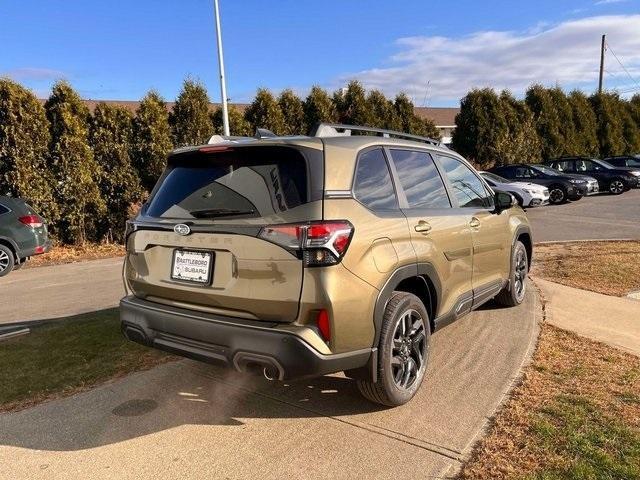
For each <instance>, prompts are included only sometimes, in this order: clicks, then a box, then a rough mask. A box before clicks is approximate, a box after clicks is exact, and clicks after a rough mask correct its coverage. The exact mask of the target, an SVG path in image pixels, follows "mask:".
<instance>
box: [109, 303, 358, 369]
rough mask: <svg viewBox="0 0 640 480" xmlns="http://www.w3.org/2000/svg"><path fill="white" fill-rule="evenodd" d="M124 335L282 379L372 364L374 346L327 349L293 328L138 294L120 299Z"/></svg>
mask: <svg viewBox="0 0 640 480" xmlns="http://www.w3.org/2000/svg"><path fill="white" fill-rule="evenodd" d="M120 321H121V327H122V331H123V333H124V335H125V336H126V337H127V338H128V339H129V340H132V341H134V342H137V343H141V344H143V345H146V346H149V347H154V348H158V349H160V350H165V351H168V352H171V353H175V354H177V355H181V356H184V357H188V358H192V359H194V360H199V361H203V362H207V363H214V364H222V365H226V366H227V367H230V368H235V369H236V370H239V371H247V370H250V369H252V368H254V367H258V368H267V369H269V371H271V372H273V374H272V376H274V377H275V378H278V379H279V380H291V379H294V378H304V377H314V376H321V375H325V374H329V373H335V372H340V371H343V370H351V369H357V368H360V367H363V366H365V365H367V362H368V361H369V357H370V356H371V349H365V350H357V351H353V352H346V353H339V354H333V355H324V354H321V353H320V352H318V351H317V350H315V349H314V348H313V347H312V346H311V345H309V344H308V343H307V342H305V341H304V340H303V339H302V338H300V337H298V336H296V335H295V334H293V333H290V332H285V331H283V330H278V329H276V328H274V327H273V324H269V323H265V325H267V326H265V327H262V326H258V325H256V323H259V322H251V323H250V324H249V322H248V321H247V323H246V324H244V323H239V322H242V320H239V319H235V318H229V317H223V316H220V315H213V314H207V313H202V312H196V311H191V310H187V309H183V308H176V307H170V306H166V305H161V304H158V303H154V302H150V301H147V300H142V299H139V298H136V297H134V296H129V297H125V298H123V299H122V300H121V301H120Z"/></svg>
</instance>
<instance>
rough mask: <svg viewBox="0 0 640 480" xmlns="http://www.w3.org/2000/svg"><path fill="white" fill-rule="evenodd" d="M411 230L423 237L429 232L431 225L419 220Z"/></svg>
mask: <svg viewBox="0 0 640 480" xmlns="http://www.w3.org/2000/svg"><path fill="white" fill-rule="evenodd" d="M413 228H414V229H415V231H416V232H419V233H421V234H423V235H427V234H428V233H429V232H430V231H431V225H429V222H425V221H424V220H420V221H419V222H418V224H417V225H416V226H415V227H413Z"/></svg>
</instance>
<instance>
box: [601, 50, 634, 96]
mask: <svg viewBox="0 0 640 480" xmlns="http://www.w3.org/2000/svg"><path fill="white" fill-rule="evenodd" d="M607 47H608V48H609V51H610V52H611V54H612V55H613V57H614V58H615V59H616V60H617V61H618V63H619V64H620V66H621V67H622V69H623V70H624V71H625V72H626V73H627V75H628V76H629V78H630V79H631V81H632V82H633V83H635V84H636V86H637V87H638V88H640V84H639V83H638V81H637V80H636V79H635V78H633V76H632V75H631V73H629V70H627V67H625V66H624V65H623V64H622V62H621V61H620V59H619V58H618V56H617V55H616V53H615V52H614V51H613V49H612V48H611V45H609V42H607Z"/></svg>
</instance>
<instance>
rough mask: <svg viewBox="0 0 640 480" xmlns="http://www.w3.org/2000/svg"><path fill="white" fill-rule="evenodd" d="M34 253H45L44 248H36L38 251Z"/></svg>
mask: <svg viewBox="0 0 640 480" xmlns="http://www.w3.org/2000/svg"><path fill="white" fill-rule="evenodd" d="M33 253H36V254H38V253H44V247H42V246H40V247H36V249H35V250H34V251H33Z"/></svg>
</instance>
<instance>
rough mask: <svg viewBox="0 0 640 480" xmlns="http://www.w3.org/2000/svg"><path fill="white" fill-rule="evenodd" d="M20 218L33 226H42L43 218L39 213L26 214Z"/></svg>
mask: <svg viewBox="0 0 640 480" xmlns="http://www.w3.org/2000/svg"><path fill="white" fill-rule="evenodd" d="M18 220H19V221H20V223H24V224H25V225H27V226H28V227H31V228H40V227H41V226H42V219H41V218H40V217H39V216H38V215H25V216H23V217H19V218H18Z"/></svg>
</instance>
